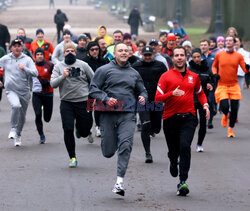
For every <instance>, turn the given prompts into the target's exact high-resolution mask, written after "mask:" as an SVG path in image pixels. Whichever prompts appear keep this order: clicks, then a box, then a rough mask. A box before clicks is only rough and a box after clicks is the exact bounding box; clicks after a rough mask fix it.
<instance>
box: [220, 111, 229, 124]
mask: <svg viewBox="0 0 250 211" xmlns="http://www.w3.org/2000/svg"><path fill="white" fill-rule="evenodd" d="M228 116H229V115H227V116H226V115H225V114H223V116H222V119H221V122H220V123H221V125H222V126H223V127H227V125H228Z"/></svg>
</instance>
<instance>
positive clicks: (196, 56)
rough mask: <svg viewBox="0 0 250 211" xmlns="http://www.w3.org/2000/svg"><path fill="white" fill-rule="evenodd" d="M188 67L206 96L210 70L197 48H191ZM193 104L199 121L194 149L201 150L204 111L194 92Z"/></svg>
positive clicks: (210, 87) (204, 131)
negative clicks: (197, 77) (197, 79)
mask: <svg viewBox="0 0 250 211" xmlns="http://www.w3.org/2000/svg"><path fill="white" fill-rule="evenodd" d="M185 42H186V41H185ZM188 69H189V70H191V71H192V72H194V73H196V74H197V75H198V76H199V78H200V81H201V86H202V89H203V91H204V93H205V95H206V97H208V94H209V92H210V91H212V90H213V81H212V72H211V71H210V70H209V67H208V65H207V61H206V60H205V59H203V60H202V59H201V50H200V49H199V48H195V49H193V50H192V60H191V61H190V62H189V67H188ZM194 105H195V110H196V113H199V123H200V128H199V131H198V142H197V146H196V151H197V152H203V151H204V149H203V146H202V143H203V141H204V139H205V136H206V129H207V128H206V127H207V120H206V111H205V110H204V109H203V107H202V105H201V103H200V102H199V100H198V98H197V96H196V93H194Z"/></svg>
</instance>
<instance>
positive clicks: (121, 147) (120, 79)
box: [89, 44, 147, 196]
mask: <svg viewBox="0 0 250 211" xmlns="http://www.w3.org/2000/svg"><path fill="white" fill-rule="evenodd" d="M114 56H115V59H114V60H112V61H111V62H110V63H109V64H107V65H104V66H102V67H100V68H99V69H97V71H96V73H95V75H94V77H93V79H92V81H91V84H90V90H89V92H90V96H91V97H92V98H93V99H96V100H97V102H98V101H99V104H100V103H101V104H102V105H103V107H102V106H97V107H99V108H100V110H102V111H105V112H101V115H100V127H101V132H102V133H101V134H102V136H101V148H102V153H103V156H104V157H106V158H110V157H112V156H113V155H114V154H115V152H116V151H118V152H117V154H118V162H117V181H116V184H115V185H114V188H113V190H112V191H113V192H114V193H116V194H119V195H122V196H124V194H125V190H124V185H123V182H124V176H125V173H126V170H127V166H128V162H129V158H130V153H131V151H132V145H133V135H134V131H135V125H136V121H135V107H136V102H137V100H139V103H141V104H142V105H144V104H145V100H146V98H147V92H146V90H145V87H144V85H143V81H142V79H141V77H140V75H139V73H138V72H136V71H135V70H134V69H133V68H132V67H131V66H130V64H129V63H128V62H127V61H128V47H127V46H126V45H125V44H118V45H117V46H116V47H115V51H114ZM96 109H97V108H96Z"/></svg>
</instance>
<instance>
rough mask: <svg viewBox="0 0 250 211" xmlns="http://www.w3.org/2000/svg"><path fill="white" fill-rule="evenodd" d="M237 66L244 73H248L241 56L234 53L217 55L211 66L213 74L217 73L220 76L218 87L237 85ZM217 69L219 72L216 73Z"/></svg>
mask: <svg viewBox="0 0 250 211" xmlns="http://www.w3.org/2000/svg"><path fill="white" fill-rule="evenodd" d="M239 65H240V67H241V68H242V70H243V71H244V72H245V73H248V71H247V70H246V66H245V61H244V58H243V56H242V55H241V54H239V53H237V52H236V51H234V52H233V53H229V52H226V51H221V52H219V53H217V54H216V56H215V59H214V63H213V66H212V72H213V74H217V72H218V74H219V76H220V80H219V81H218V85H233V84H236V83H238V80H237V72H238V66H239ZM218 68H219V70H218V71H217V69H218Z"/></svg>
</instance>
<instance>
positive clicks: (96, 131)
mask: <svg viewBox="0 0 250 211" xmlns="http://www.w3.org/2000/svg"><path fill="white" fill-rule="evenodd" d="M95 136H96V137H101V131H100V127H98V126H96V127H95Z"/></svg>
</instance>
